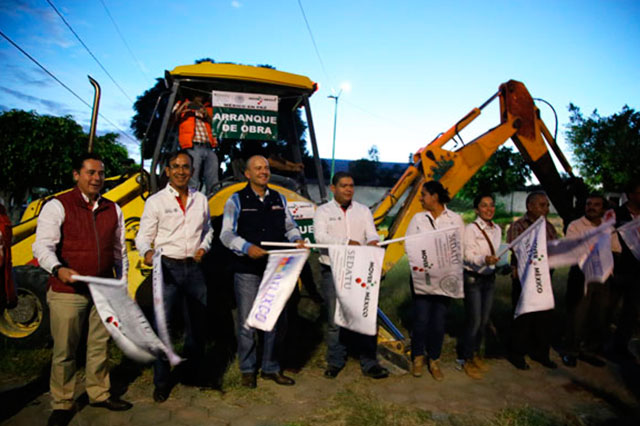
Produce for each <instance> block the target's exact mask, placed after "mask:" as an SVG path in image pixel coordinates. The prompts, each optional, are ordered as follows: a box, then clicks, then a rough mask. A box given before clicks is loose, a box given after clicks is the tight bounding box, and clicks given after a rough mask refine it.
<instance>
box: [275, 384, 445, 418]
mask: <svg viewBox="0 0 640 426" xmlns="http://www.w3.org/2000/svg"><path fill="white" fill-rule="evenodd" d="M286 424H287V425H291V426H293V425H296V426H297V425H299V426H315V425H335V426H337V425H348V426H387V425H389V426H414V425H415V426H417V425H436V424H437V423H436V422H435V421H434V420H433V418H432V415H431V413H430V412H429V411H426V410H421V409H412V408H406V407H401V406H398V405H395V404H390V403H386V402H384V401H382V400H380V399H379V398H377V397H375V396H374V395H373V394H372V393H370V392H368V391H358V390H355V389H347V390H344V391H341V392H338V393H336V394H335V395H334V396H333V398H332V400H331V403H330V404H329V407H326V408H323V409H322V410H319V411H317V412H316V413H314V414H312V415H310V416H308V417H305V418H303V419H301V420H298V421H296V422H292V423H286Z"/></svg>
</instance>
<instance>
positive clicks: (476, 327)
mask: <svg viewBox="0 0 640 426" xmlns="http://www.w3.org/2000/svg"><path fill="white" fill-rule="evenodd" d="M495 284H496V275H495V274H490V275H481V274H477V273H472V272H469V271H465V272H464V309H465V326H464V332H463V334H462V336H461V339H460V341H459V343H458V358H459V359H471V358H473V355H474V353H477V352H478V351H479V350H480V346H481V345H482V341H483V340H484V334H485V330H486V328H487V324H488V323H489V316H490V315H491V307H492V306H493V293H494V290H495Z"/></svg>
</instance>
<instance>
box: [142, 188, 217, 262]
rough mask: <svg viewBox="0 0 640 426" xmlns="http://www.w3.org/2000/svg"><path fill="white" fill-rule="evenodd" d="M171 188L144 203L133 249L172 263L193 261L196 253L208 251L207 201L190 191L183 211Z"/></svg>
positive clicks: (209, 240)
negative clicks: (153, 253)
mask: <svg viewBox="0 0 640 426" xmlns="http://www.w3.org/2000/svg"><path fill="white" fill-rule="evenodd" d="M179 195H180V194H179V193H178V191H176V190H175V189H174V188H173V187H171V184H167V186H165V187H164V189H162V190H161V191H159V192H158V193H156V194H154V195H152V196H151V197H149V198H148V199H147V202H146V203H145V205H144V212H143V213H142V217H141V218H140V229H139V230H138V235H137V236H136V248H137V249H138V252H139V253H140V256H144V255H145V253H147V252H148V251H149V250H151V249H152V247H151V245H152V244H153V248H154V249H156V250H158V249H162V255H163V256H167V257H171V258H173V259H186V258H188V257H193V256H194V255H195V254H196V252H197V251H198V249H204V251H205V252H207V251H209V248H210V247H211V240H212V239H213V228H212V227H211V223H210V219H211V216H210V214H209V202H208V201H207V197H205V196H204V195H203V194H202V193H200V192H198V191H196V190H195V189H193V188H189V195H188V197H187V203H186V205H185V209H184V211H182V208H181V207H180V203H179V202H178V199H177V198H176V197H179Z"/></svg>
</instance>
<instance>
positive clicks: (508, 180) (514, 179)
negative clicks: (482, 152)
mask: <svg viewBox="0 0 640 426" xmlns="http://www.w3.org/2000/svg"><path fill="white" fill-rule="evenodd" d="M530 177H531V169H530V168H529V166H528V165H527V163H526V162H525V160H524V158H522V156H521V155H520V154H518V153H517V152H513V151H512V150H511V149H510V148H507V147H506V146H502V147H500V148H498V150H497V151H496V152H495V153H494V154H493V155H492V156H491V158H489V161H487V162H486V164H485V165H484V166H482V167H481V168H480V170H478V171H477V172H476V174H475V175H473V177H472V178H471V179H469V181H468V182H467V183H466V184H465V185H464V186H463V187H462V189H461V190H460V192H458V194H459V195H460V196H461V197H463V198H467V199H473V198H474V197H475V196H477V195H478V194H481V193H490V194H503V195H504V194H508V193H509V192H512V191H516V190H518V189H521V188H523V187H524V186H525V183H526V182H527V179H529V178H530Z"/></svg>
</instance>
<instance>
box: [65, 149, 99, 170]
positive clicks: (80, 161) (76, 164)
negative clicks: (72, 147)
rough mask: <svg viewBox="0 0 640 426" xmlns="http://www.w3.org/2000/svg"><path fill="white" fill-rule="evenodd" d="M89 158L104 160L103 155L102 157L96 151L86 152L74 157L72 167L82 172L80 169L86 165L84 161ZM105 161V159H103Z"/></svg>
mask: <svg viewBox="0 0 640 426" xmlns="http://www.w3.org/2000/svg"><path fill="white" fill-rule="evenodd" d="M87 160H96V161H102V157H100V156H99V155H98V154H96V153H95V152H85V153H84V154H81V155H78V156H77V157H75V158H74V159H73V161H72V163H71V167H73V170H74V171H76V172H80V169H81V168H82V166H83V165H84V162H85V161H87ZM103 163H104V161H103Z"/></svg>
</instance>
